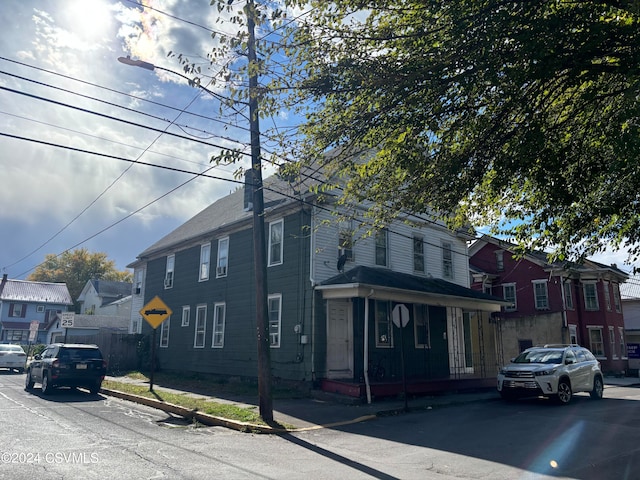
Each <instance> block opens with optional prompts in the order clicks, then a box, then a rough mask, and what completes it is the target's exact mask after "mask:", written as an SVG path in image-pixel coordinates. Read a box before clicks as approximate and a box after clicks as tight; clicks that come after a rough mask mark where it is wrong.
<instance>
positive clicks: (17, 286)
mask: <svg viewBox="0 0 640 480" xmlns="http://www.w3.org/2000/svg"><path fill="white" fill-rule="evenodd" d="M0 300H2V301H5V302H28V303H48V304H56V305H73V301H72V300H71V294H70V293H69V289H68V288H67V284H66V283H49V282H31V281H28V280H10V279H5V278H3V279H2V290H1V291H0Z"/></svg>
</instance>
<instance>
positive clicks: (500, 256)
mask: <svg viewBox="0 0 640 480" xmlns="http://www.w3.org/2000/svg"><path fill="white" fill-rule="evenodd" d="M495 254H496V270H497V271H498V272H503V271H504V250H496V252H495Z"/></svg>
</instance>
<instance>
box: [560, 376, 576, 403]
mask: <svg viewBox="0 0 640 480" xmlns="http://www.w3.org/2000/svg"><path fill="white" fill-rule="evenodd" d="M572 396H573V392H572V391H571V385H569V382H568V381H567V380H560V383H558V397H557V398H558V402H559V403H560V404H562V405H566V404H568V403H569V402H570V401H571V397H572Z"/></svg>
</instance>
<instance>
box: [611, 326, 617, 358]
mask: <svg viewBox="0 0 640 480" xmlns="http://www.w3.org/2000/svg"><path fill="white" fill-rule="evenodd" d="M616 343H617V342H616V331H615V329H614V328H613V327H609V351H610V352H611V358H618V355H616Z"/></svg>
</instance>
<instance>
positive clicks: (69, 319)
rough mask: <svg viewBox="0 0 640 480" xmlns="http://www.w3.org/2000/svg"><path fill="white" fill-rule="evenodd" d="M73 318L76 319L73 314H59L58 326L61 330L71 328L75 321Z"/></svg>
mask: <svg viewBox="0 0 640 480" xmlns="http://www.w3.org/2000/svg"><path fill="white" fill-rule="evenodd" d="M75 318H76V314H75V312H62V313H61V314H60V326H61V327H62V328H70V327H73V322H74V321H75Z"/></svg>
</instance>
